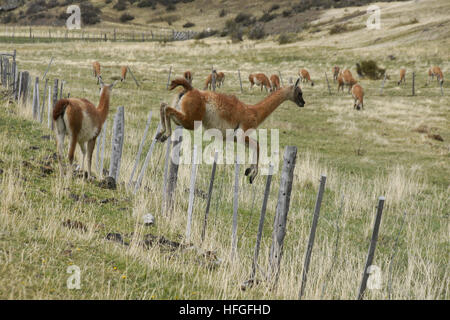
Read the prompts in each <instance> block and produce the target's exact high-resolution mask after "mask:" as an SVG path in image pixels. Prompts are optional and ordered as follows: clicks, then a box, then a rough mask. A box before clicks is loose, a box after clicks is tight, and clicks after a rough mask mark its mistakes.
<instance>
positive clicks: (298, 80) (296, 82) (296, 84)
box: [294, 77, 300, 87]
mask: <svg viewBox="0 0 450 320" xmlns="http://www.w3.org/2000/svg"><path fill="white" fill-rule="evenodd" d="M299 83H300V77H298V79H297V81H295V85H294V87H297V86H298V84H299Z"/></svg>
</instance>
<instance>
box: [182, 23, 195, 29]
mask: <svg viewBox="0 0 450 320" xmlns="http://www.w3.org/2000/svg"><path fill="white" fill-rule="evenodd" d="M192 27H195V23H192V22H186V23H185V24H183V28H192Z"/></svg>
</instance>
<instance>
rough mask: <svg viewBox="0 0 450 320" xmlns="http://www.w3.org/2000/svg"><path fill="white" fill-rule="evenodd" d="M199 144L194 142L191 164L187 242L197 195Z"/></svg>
mask: <svg viewBox="0 0 450 320" xmlns="http://www.w3.org/2000/svg"><path fill="white" fill-rule="evenodd" d="M196 162H197V145H196V144H194V152H193V154H192V165H191V184H190V188H189V204H188V217H187V223H186V235H185V238H186V242H187V243H189V241H190V240H191V228H192V210H193V209H194V196H195V178H196V175H197V163H196Z"/></svg>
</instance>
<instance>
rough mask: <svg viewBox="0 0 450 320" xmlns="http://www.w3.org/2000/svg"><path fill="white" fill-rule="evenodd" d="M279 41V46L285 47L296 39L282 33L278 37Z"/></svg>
mask: <svg viewBox="0 0 450 320" xmlns="http://www.w3.org/2000/svg"><path fill="white" fill-rule="evenodd" d="M277 41H278V44H279V45H283V44H288V43H292V42H294V39H293V37H292V36H290V35H288V34H286V33H282V34H280V35H279V36H278V39H277Z"/></svg>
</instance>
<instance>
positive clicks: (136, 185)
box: [134, 123, 161, 194]
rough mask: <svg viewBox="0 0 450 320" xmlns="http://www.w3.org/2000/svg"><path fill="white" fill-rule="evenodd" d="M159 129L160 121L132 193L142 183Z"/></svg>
mask: <svg viewBox="0 0 450 320" xmlns="http://www.w3.org/2000/svg"><path fill="white" fill-rule="evenodd" d="M160 131H161V123H159V124H158V128H156V132H155V136H154V137H153V139H152V144H151V145H150V149H149V150H148V152H147V155H146V156H145V160H144V164H143V165H142V168H141V172H140V173H139V176H138V179H137V181H136V183H135V185H134V194H136V192H137V191H138V190H139V188H140V187H141V184H142V180H143V179H144V174H145V171H147V166H148V163H149V162H150V158H151V157H152V153H153V149H154V148H155V144H156V137H157V136H158V133H159V132H160Z"/></svg>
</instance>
